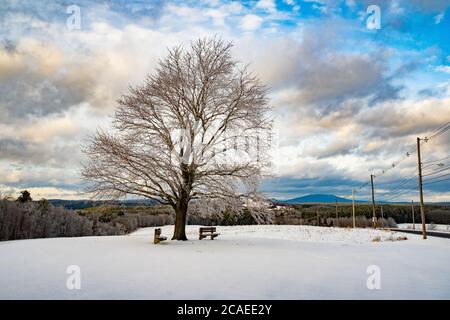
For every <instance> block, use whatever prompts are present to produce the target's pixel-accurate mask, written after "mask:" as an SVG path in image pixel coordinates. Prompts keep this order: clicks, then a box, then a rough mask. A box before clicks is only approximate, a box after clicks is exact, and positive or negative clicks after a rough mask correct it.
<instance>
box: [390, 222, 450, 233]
mask: <svg viewBox="0 0 450 320" xmlns="http://www.w3.org/2000/svg"><path fill="white" fill-rule="evenodd" d="M398 227H399V228H400V229H412V228H413V224H412V223H399V224H398ZM415 227H416V230H422V224H421V223H420V222H419V223H416V224H415ZM426 229H427V230H428V231H439V232H450V225H448V224H428V223H427V224H426Z"/></svg>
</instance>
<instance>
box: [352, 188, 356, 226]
mask: <svg viewBox="0 0 450 320" xmlns="http://www.w3.org/2000/svg"><path fill="white" fill-rule="evenodd" d="M352 211H353V229H355V225H356V223H355V189H353V190H352Z"/></svg>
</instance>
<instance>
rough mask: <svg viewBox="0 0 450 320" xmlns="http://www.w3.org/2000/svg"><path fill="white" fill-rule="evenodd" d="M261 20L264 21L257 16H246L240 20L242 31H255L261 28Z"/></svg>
mask: <svg viewBox="0 0 450 320" xmlns="http://www.w3.org/2000/svg"><path fill="white" fill-rule="evenodd" d="M263 20H264V19H263V18H261V17H260V16H258V15H255V14H247V15H245V16H244V17H243V18H242V21H241V27H242V29H244V30H248V31H251V30H256V29H258V28H259V27H260V26H261V24H262V22H263Z"/></svg>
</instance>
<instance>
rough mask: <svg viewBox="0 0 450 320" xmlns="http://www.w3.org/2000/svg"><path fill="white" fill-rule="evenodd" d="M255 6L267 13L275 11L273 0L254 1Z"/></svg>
mask: <svg viewBox="0 0 450 320" xmlns="http://www.w3.org/2000/svg"><path fill="white" fill-rule="evenodd" d="M256 8H259V9H262V10H265V11H267V12H269V13H275V12H276V11H277V8H276V5H275V1H274V0H259V1H258V2H257V3H256Z"/></svg>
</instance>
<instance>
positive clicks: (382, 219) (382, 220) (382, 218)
mask: <svg viewBox="0 0 450 320" xmlns="http://www.w3.org/2000/svg"><path fill="white" fill-rule="evenodd" d="M380 207H381V223H382V224H383V227H384V216H383V205H380Z"/></svg>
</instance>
